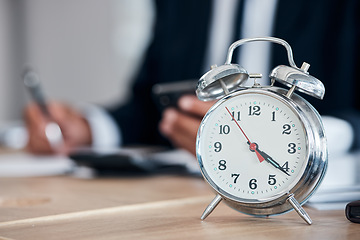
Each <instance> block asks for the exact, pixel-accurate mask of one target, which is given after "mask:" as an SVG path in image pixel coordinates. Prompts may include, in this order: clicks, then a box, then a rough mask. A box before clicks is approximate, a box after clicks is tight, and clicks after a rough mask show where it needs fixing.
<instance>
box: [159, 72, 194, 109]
mask: <svg viewBox="0 0 360 240" xmlns="http://www.w3.org/2000/svg"><path fill="white" fill-rule="evenodd" d="M197 82H198V80H197V79H189V80H184V81H179V82H171V83H158V84H155V85H154V86H153V87H152V95H153V98H154V101H155V103H156V105H157V107H158V108H159V110H160V111H162V110H164V109H165V108H168V107H175V108H177V102H178V100H179V98H180V97H181V96H183V95H195V89H196V86H197Z"/></svg>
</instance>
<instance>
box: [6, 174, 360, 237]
mask: <svg viewBox="0 0 360 240" xmlns="http://www.w3.org/2000/svg"><path fill="white" fill-rule="evenodd" d="M0 186H1V188H2V192H1V194H0V196H1V198H2V199H9V198H12V197H13V198H33V199H36V198H50V199H51V200H50V201H48V202H44V203H39V204H35V205H33V204H32V205H29V206H24V205H21V206H8V205H7V206H0V211H1V214H0V218H1V222H0V236H1V237H3V238H8V239H297V240H298V239H359V233H360V225H359V224H354V223H350V222H349V221H348V220H347V219H346V218H345V216H344V212H343V211H317V210H314V209H309V208H307V211H308V213H309V214H310V216H311V218H312V219H313V222H314V223H313V225H311V226H309V225H307V224H306V223H305V222H303V220H302V219H300V217H299V216H298V215H297V214H296V213H295V212H294V211H293V212H290V213H288V214H284V215H280V216H273V217H268V218H258V217H252V216H248V215H244V214H242V213H239V212H236V211H234V210H233V209H230V208H229V207H227V206H226V205H225V204H224V203H220V204H219V206H218V207H217V208H216V209H215V210H214V212H213V213H212V214H211V215H210V216H209V217H208V218H207V219H206V220H205V221H201V220H200V215H201V214H202V211H203V210H204V209H205V207H206V206H207V204H208V203H209V202H210V201H211V200H212V198H213V196H214V195H213V193H212V191H211V190H210V189H209V187H208V186H207V184H205V183H204V182H203V180H202V179H200V178H192V177H179V176H151V177H149V176H148V177H134V178H120V177H119V178H111V179H94V180H80V179H73V178H70V177H48V178H26V179H0ZM3 187H5V188H3ZM1 237H0V239H1Z"/></svg>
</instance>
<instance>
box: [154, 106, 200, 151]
mask: <svg viewBox="0 0 360 240" xmlns="http://www.w3.org/2000/svg"><path fill="white" fill-rule="evenodd" d="M200 122H201V119H200V118H197V117H194V116H189V115H187V114H184V113H181V112H179V111H177V110H175V109H167V110H165V112H164V114H163V119H162V121H161V122H160V131H161V132H162V133H163V134H164V135H165V136H166V137H168V138H169V140H170V141H171V142H172V143H173V144H174V146H176V147H179V148H183V149H186V150H188V151H189V152H191V153H192V154H194V155H195V154H196V150H195V145H196V135H197V130H198V127H199V125H200Z"/></svg>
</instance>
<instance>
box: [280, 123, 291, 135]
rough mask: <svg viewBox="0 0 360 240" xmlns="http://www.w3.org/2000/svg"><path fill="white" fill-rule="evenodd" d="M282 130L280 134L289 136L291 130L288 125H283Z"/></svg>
mask: <svg viewBox="0 0 360 240" xmlns="http://www.w3.org/2000/svg"><path fill="white" fill-rule="evenodd" d="M283 129H284V131H283V132H282V134H287V135H289V134H290V133H291V130H290V129H291V127H290V125H289V124H284V126H283Z"/></svg>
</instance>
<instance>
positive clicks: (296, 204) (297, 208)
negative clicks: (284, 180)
mask: <svg viewBox="0 0 360 240" xmlns="http://www.w3.org/2000/svg"><path fill="white" fill-rule="evenodd" d="M287 200H288V201H289V203H290V204H291V206H293V208H294V209H295V211H296V212H297V213H298V214H299V216H300V217H301V218H302V219H304V221H305V222H307V223H308V224H309V225H311V224H312V220H311V218H310V216H309V215H308V214H307V213H306V212H305V210H304V208H302V206H301V205H300V204H299V202H298V201H296V199H295V197H294V194H293V193H291V194H290V195H289V197H288V198H287Z"/></svg>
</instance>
